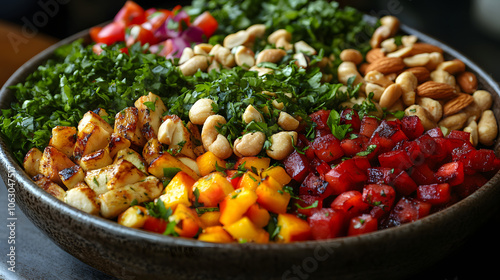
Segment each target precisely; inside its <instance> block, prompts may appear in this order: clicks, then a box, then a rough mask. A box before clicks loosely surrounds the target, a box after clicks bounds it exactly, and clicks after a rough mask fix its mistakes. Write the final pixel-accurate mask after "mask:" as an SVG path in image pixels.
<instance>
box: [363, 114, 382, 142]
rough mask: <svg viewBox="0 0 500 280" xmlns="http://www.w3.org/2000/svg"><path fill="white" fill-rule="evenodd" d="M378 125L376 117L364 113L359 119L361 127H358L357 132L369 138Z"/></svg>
mask: <svg viewBox="0 0 500 280" xmlns="http://www.w3.org/2000/svg"><path fill="white" fill-rule="evenodd" d="M378 125H379V121H378V119H377V118H375V117H370V116H367V115H365V116H363V118H362V119H361V127H360V129H359V134H361V135H364V136H365V137H368V138H370V137H371V136H372V135H373V132H374V131H375V129H377V127H378Z"/></svg>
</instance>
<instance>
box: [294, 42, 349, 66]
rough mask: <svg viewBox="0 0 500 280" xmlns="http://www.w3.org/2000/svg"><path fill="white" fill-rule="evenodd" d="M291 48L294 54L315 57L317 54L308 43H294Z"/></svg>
mask: <svg viewBox="0 0 500 280" xmlns="http://www.w3.org/2000/svg"><path fill="white" fill-rule="evenodd" d="M293 46H294V48H295V52H301V53H305V54H308V55H315V54H316V53H317V52H316V50H315V49H314V48H313V47H311V46H310V45H309V44H308V43H306V42H305V41H298V42H295V44H293ZM356 64H357V63H356Z"/></svg>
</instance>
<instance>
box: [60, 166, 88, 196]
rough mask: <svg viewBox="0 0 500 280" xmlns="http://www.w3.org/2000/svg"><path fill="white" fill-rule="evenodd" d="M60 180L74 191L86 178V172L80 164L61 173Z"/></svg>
mask: <svg viewBox="0 0 500 280" xmlns="http://www.w3.org/2000/svg"><path fill="white" fill-rule="evenodd" d="M59 178H60V179H61V181H62V183H63V184H64V185H65V186H66V188H67V189H68V190H69V189H72V188H74V187H75V185H77V184H78V183H80V182H83V179H84V178H85V172H84V171H83V168H81V167H80V166H79V165H78V164H75V165H73V166H71V167H68V168H64V169H63V170H61V171H59Z"/></svg>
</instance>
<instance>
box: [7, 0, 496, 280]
mask: <svg viewBox="0 0 500 280" xmlns="http://www.w3.org/2000/svg"><path fill="white" fill-rule="evenodd" d="M124 2H125V1H106V0H85V1H84V0H0V7H1V8H0V25H5V26H8V27H9V28H10V27H13V28H18V29H17V31H18V32H21V34H22V32H29V30H27V28H29V24H30V23H31V24H33V23H37V24H36V26H35V27H36V28H37V30H36V32H35V33H36V36H34V37H33V38H30V41H27V42H24V41H22V42H18V49H16V50H13V47H12V43H11V42H10V43H9V41H8V40H12V39H13V38H15V37H9V34H10V33H9V32H11V31H10V29H0V65H1V67H0V69H2V71H3V72H5V75H7V76H6V77H8V76H10V74H11V73H13V72H14V71H15V70H16V69H17V67H19V66H20V65H16V64H15V63H23V62H24V61H26V60H28V59H29V58H30V57H31V56H33V55H35V54H36V53H38V52H39V51H41V50H42V49H43V48H45V47H47V46H48V44H51V43H52V42H56V41H57V40H59V39H62V38H65V37H67V36H69V35H71V34H74V33H76V32H78V31H81V30H84V29H87V28H89V27H92V26H94V25H97V24H99V23H102V22H104V21H108V20H111V19H112V18H113V17H114V15H115V14H116V13H117V11H118V10H119V9H120V8H121V7H122V6H123V4H124ZM136 2H137V3H138V4H140V5H141V6H142V7H144V8H149V7H158V8H159V7H165V8H171V7H173V6H175V5H177V4H181V5H185V4H188V3H189V2H190V1H153V0H136ZM340 2H341V4H343V5H346V4H347V5H350V6H354V7H356V8H358V9H360V10H362V11H363V12H365V13H367V14H370V15H374V16H377V17H380V16H383V15H386V14H393V15H396V16H397V17H398V18H399V19H400V20H401V22H402V23H404V24H407V25H409V26H411V27H413V28H415V29H417V30H419V31H422V32H424V33H427V34H428V35H431V36H432V37H435V38H438V39H439V40H441V41H442V42H444V43H446V44H448V45H450V46H452V47H453V48H455V49H457V50H458V51H460V52H461V53H463V54H465V55H466V56H467V57H468V58H470V59H471V60H472V61H474V62H475V63H476V64H478V65H479V66H480V67H482V68H483V69H484V70H485V71H486V72H487V73H488V74H490V75H491V76H492V77H493V78H494V79H495V80H496V81H500V69H499V68H498V65H500V1H499V0H455V1H437V0H419V1H417V0H413V1H412V0H351V1H340ZM40 11H44V12H45V16H43V13H41V12H40ZM23 28H24V30H23ZM31 39H33V40H31ZM38 39H40V41H42V42H43V43H41V44H37V43H38ZM6 40H7V41H6ZM2 42H4V44H3V45H2ZM44 44H45V45H44ZM12 53H15V54H17V58H18V59H17V60H16V61H15V62H13V61H12V60H13V57H14V58H15V57H16V56H13V55H12ZM20 55H21V56H22V58H21V59H19V56H20ZM23 60H24V61H23ZM0 78H2V77H0ZM4 82H5V79H3V78H2V80H0V84H3V83H4ZM499 203H500V199H499ZM499 222H500V215H499V213H493V218H492V219H491V220H490V221H489V222H488V223H486V224H485V225H484V226H483V227H482V228H481V229H480V230H479V231H478V232H477V233H476V234H475V235H473V236H471V237H470V238H469V239H468V240H467V242H466V243H465V244H464V245H463V246H462V247H461V248H460V250H458V251H457V252H454V253H453V254H451V255H450V256H449V257H447V258H446V259H444V260H443V261H441V262H439V263H438V264H436V265H434V266H433V267H431V268H430V269H428V270H426V271H424V272H422V273H421V274H419V275H417V276H415V277H414V278H412V279H443V280H444V279H449V280H452V279H453V280H462V279H487V277H488V278H489V277H491V276H492V275H496V271H497V269H496V267H497V266H498V264H497V262H498V250H499V249H500V244H499V243H498V242H497V234H498V230H497V228H498V225H499ZM26 226H27V227H29V226H28V225H26ZM30 230H31V229H30ZM33 230H36V229H33ZM26 242H28V241H26ZM32 242H33V241H32ZM408 242H411V240H408ZM36 243H39V242H36ZM39 244H44V246H45V244H49V245H47V246H53V244H52V243H50V242H49V243H47V242H41V243H39ZM51 244H52V245H51ZM39 246H42V245H39ZM38 249H40V250H44V248H41V247H39V248H38ZM50 250H52V251H51V253H52V254H54V253H57V250H60V249H59V248H51V249H50ZM60 254H62V255H63V256H65V255H64V254H65V253H64V252H60ZM429 254H432V252H429ZM60 258H61V259H62V258H63V257H60ZM381 258H383V256H381ZM64 262H65V263H67V264H68V265H71V268H72V270H73V271H75V270H76V271H83V272H82V273H83V275H85V273H90V275H92V276H93V277H94V279H101V276H102V277H103V278H102V279H104V278H106V279H108V278H107V277H105V276H103V275H101V274H99V272H96V271H93V270H92V269H91V268H89V267H87V266H86V265H85V264H83V263H80V262H79V261H77V260H71V261H64ZM55 263H57V260H56V261H55ZM41 264H43V262H42V263H41ZM26 265H28V264H26ZM37 265H40V263H39V262H38V264H37V262H34V263H32V264H31V266H37ZM63 269H64V268H63ZM32 270H33V271H34V273H35V274H36V271H39V270H40V271H42V270H43V271H44V272H47V269H46V268H43V267H33V268H32ZM47 273H48V272H47ZM76 274H77V275H82V274H80V273H76ZM0 275H1V273H0ZM87 275H88V274H87ZM493 278H495V277H493Z"/></svg>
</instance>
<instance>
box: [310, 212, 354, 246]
mask: <svg viewBox="0 0 500 280" xmlns="http://www.w3.org/2000/svg"><path fill="white" fill-rule="evenodd" d="M307 222H308V223H309V225H310V226H311V235H312V238H313V239H315V240H320V239H329V238H335V237H340V236H343V235H344V234H345V231H346V217H345V215H344V213H343V212H340V211H336V210H334V209H332V208H322V209H319V210H316V211H314V213H313V214H312V215H311V216H309V217H308V218H307Z"/></svg>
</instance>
